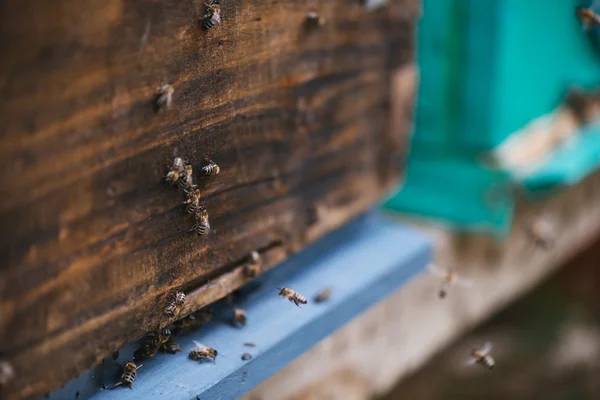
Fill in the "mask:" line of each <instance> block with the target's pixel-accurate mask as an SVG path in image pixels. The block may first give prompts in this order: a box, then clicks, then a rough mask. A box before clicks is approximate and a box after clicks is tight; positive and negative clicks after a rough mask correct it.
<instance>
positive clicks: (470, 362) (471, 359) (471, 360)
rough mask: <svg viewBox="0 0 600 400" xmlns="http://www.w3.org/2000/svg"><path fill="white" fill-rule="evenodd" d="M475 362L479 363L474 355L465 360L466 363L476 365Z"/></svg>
mask: <svg viewBox="0 0 600 400" xmlns="http://www.w3.org/2000/svg"><path fill="white" fill-rule="evenodd" d="M475 363H477V359H475V358H473V357H471V358H469V359H468V360H467V361H465V365H474V364H475Z"/></svg>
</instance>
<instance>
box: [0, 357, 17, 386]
mask: <svg viewBox="0 0 600 400" xmlns="http://www.w3.org/2000/svg"><path fill="white" fill-rule="evenodd" d="M14 377H15V370H14V368H13V366H12V365H11V364H10V363H9V362H8V361H0V386H3V385H6V384H7V383H8V382H9V381H10V380H12V379H13V378H14Z"/></svg>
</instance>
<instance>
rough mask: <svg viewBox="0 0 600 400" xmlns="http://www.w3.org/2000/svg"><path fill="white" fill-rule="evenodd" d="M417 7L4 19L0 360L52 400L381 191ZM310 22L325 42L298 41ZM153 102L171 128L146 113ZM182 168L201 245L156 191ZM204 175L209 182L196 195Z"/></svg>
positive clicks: (288, 2) (20, 388)
mask: <svg viewBox="0 0 600 400" xmlns="http://www.w3.org/2000/svg"><path fill="white" fill-rule="evenodd" d="M415 3H416V1H413V0H404V1H403V0H396V1H390V2H389V4H388V5H387V6H385V7H383V8H381V9H379V10H376V11H372V12H368V11H367V10H365V8H363V7H362V6H361V5H360V2H359V1H358V0H327V1H305V0H281V1H262V0H244V1H242V0H229V1H225V0H222V1H221V10H222V11H221V17H222V21H223V22H222V24H221V25H217V26H215V27H214V28H212V29H210V30H203V29H202V28H201V26H200V24H199V19H200V18H201V17H202V15H203V13H204V6H203V4H202V1H192V0H190V1H175V0H169V1H155V0H129V1H126V0H89V1H85V2H83V1H80V0H60V1H52V2H48V1H45V0H12V1H11V0H9V1H7V2H5V4H4V9H3V14H4V15H3V23H2V25H1V26H0V93H1V94H2V100H1V101H0V121H1V123H0V124H1V128H0V129H1V131H2V135H1V136H0V174H2V182H3V184H2V186H1V187H0V218H1V220H2V226H1V228H0V229H1V230H2V231H1V234H2V243H1V246H0V360H7V361H8V362H10V363H11V364H12V365H13V367H14V369H15V371H16V376H15V378H14V379H12V380H11V381H10V382H9V383H8V384H7V385H6V386H5V387H3V388H2V390H3V393H2V394H3V395H4V396H6V398H13V397H14V398H25V397H31V396H36V395H40V394H43V393H45V392H48V391H50V390H52V389H54V388H56V387H58V386H60V385H61V384H63V383H64V382H66V381H67V380H68V379H71V378H73V377H75V376H77V375H78V374H80V373H82V372H84V371H85V370H87V369H88V368H90V367H91V366H92V365H94V364H95V363H97V362H98V361H99V360H101V359H102V358H103V357H105V356H106V355H108V354H110V353H111V352H113V351H115V350H117V349H118V348H120V347H121V346H122V345H123V344H124V343H127V342H130V341H133V340H136V339H137V338H139V337H141V336H142V335H143V334H144V333H145V332H147V331H150V330H153V329H156V328H157V327H158V326H161V325H164V324H166V323H168V322H170V321H172V319H169V318H167V317H166V316H165V315H164V312H163V311H164V309H165V306H166V304H167V302H168V299H169V296H171V295H172V294H173V293H174V292H176V291H179V290H181V291H183V292H185V293H186V294H187V298H188V299H187V301H186V304H185V305H184V309H183V310H182V312H181V315H185V314H186V313H189V312H191V311H193V310H195V309H197V308H199V307H201V306H203V305H206V304H209V303H211V302H213V301H215V300H217V299H219V298H222V297H223V296H225V295H226V294H228V293H229V292H231V291H232V290H234V289H235V288H236V287H239V286H240V285H242V284H243V283H245V282H247V281H248V278H246V277H245V276H244V274H243V271H242V270H243V267H244V266H245V265H246V264H247V261H248V255H249V254H250V253H251V252H252V251H254V250H256V251H258V252H259V253H260V254H261V256H262V262H261V269H262V270H265V269H267V268H270V267H271V266H273V265H275V264H277V263H279V262H281V261H282V260H284V259H285V258H287V257H288V256H289V255H290V254H291V253H293V252H295V251H298V250H300V249H301V248H302V247H304V246H306V245H307V244H308V243H310V242H312V241H314V240H315V239H317V238H319V237H320V236H322V235H323V234H324V233H326V232H328V231H330V230H331V229H333V228H335V227H337V226H339V225H340V224H342V223H344V222H345V221H347V220H348V219H349V218H351V217H352V216H354V215H356V214H357V213H359V212H361V211H363V210H365V209H366V208H368V207H369V206H370V205H371V204H373V203H374V202H375V201H376V200H377V199H378V198H379V197H380V196H381V195H382V194H383V193H384V191H385V190H387V189H389V188H390V187H391V186H392V185H393V184H394V183H395V182H397V175H398V174H397V169H396V168H394V160H395V157H396V156H397V155H398V153H399V152H400V151H401V150H402V138H401V137H398V136H397V135H395V134H392V130H390V129H389V122H390V113H391V106H390V85H391V80H392V75H393V74H394V72H395V71H397V70H399V69H400V67H402V66H403V65H405V64H407V63H409V62H410V61H411V60H412V38H413V32H412V30H413V26H414V19H415V17H416V14H417V7H416V5H415ZM309 11H318V13H319V14H320V15H321V16H322V17H324V18H325V19H326V23H325V24H324V25H323V26H321V27H318V28H316V29H312V30H307V29H306V26H305V25H304V21H305V18H306V15H307V13H308V12H309ZM165 83H170V84H172V85H173V87H174V94H173V104H172V107H171V108H170V109H168V110H167V109H164V108H163V109H161V110H159V112H155V110H154V107H153V99H154V98H155V96H156V93H157V88H158V87H159V86H160V85H162V84H165ZM177 155H178V156H181V157H183V158H185V159H187V160H188V161H189V162H190V163H191V164H192V165H193V167H194V173H195V176H196V181H197V183H198V185H199V188H200V190H201V192H202V200H201V203H202V204H203V205H204V206H205V207H206V209H207V210H208V212H209V215H210V221H211V226H212V230H211V231H210V234H209V235H206V236H201V237H198V236H196V235H195V234H193V233H190V232H189V229H190V228H191V227H192V225H193V224H194V218H193V217H192V216H190V215H187V214H186V213H185V211H184V207H183V206H182V204H181V202H182V200H183V199H184V198H183V197H182V194H181V193H179V192H178V191H177V190H175V189H173V188H171V187H169V186H168V185H166V184H165V181H164V177H165V174H166V172H167V168H168V165H169V164H170V163H171V162H172V160H173V157H174V156H177ZM204 157H210V158H211V159H213V160H214V161H215V162H217V163H218V164H219V166H220V168H221V173H220V174H219V175H218V176H215V177H209V178H201V177H200V175H199V170H200V167H201V166H202V165H203V160H204Z"/></svg>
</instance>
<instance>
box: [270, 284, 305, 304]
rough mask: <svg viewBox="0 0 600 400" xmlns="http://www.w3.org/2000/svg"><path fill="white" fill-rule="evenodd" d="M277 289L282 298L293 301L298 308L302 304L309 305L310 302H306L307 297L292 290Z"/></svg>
mask: <svg viewBox="0 0 600 400" xmlns="http://www.w3.org/2000/svg"><path fill="white" fill-rule="evenodd" d="M277 289H279V295H280V296H281V297H285V298H286V299H288V300H289V301H291V302H292V303H294V304H295V305H297V306H298V307H300V304H306V303H308V300H306V297H304V296H302V295H301V294H300V293H297V292H295V291H293V290H292V289H290V288H285V287H284V288H277Z"/></svg>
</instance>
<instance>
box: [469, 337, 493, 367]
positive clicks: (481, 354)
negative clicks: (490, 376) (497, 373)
mask: <svg viewBox="0 0 600 400" xmlns="http://www.w3.org/2000/svg"><path fill="white" fill-rule="evenodd" d="M490 351H492V344H491V343H489V342H488V343H486V344H484V345H483V347H482V348H480V349H473V350H471V358H470V359H469V360H468V361H467V362H466V364H467V365H473V364H480V365H482V366H484V367H486V368H487V369H493V368H494V365H495V364H496V362H495V361H494V359H493V358H492V356H490Z"/></svg>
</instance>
